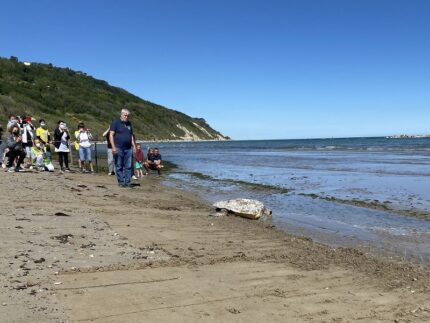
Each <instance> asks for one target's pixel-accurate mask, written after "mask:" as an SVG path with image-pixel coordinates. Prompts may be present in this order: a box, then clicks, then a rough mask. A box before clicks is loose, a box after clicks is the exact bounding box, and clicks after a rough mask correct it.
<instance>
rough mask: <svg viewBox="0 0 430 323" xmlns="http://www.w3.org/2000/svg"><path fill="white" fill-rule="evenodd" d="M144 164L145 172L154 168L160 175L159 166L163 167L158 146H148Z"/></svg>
mask: <svg viewBox="0 0 430 323" xmlns="http://www.w3.org/2000/svg"><path fill="white" fill-rule="evenodd" d="M144 166H145V169H146V171H147V172H148V171H149V170H150V169H152V170H156V171H157V172H158V175H161V168H163V165H161V155H160V150H159V149H158V148H149V150H148V156H147V159H146V161H145V163H144Z"/></svg>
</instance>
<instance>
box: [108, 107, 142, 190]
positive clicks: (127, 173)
mask: <svg viewBox="0 0 430 323" xmlns="http://www.w3.org/2000/svg"><path fill="white" fill-rule="evenodd" d="M129 117H130V111H128V110H127V109H122V110H121V114H120V117H119V119H116V120H114V121H112V123H111V125H110V131H109V139H110V142H111V145H112V154H113V155H114V159H115V165H116V177H117V179H118V185H119V186H121V187H131V176H133V174H132V165H131V163H132V158H133V152H134V151H135V150H136V143H135V141H134V136H133V127H132V125H131V122H130V121H129V120H128V119H129Z"/></svg>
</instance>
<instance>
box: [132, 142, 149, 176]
mask: <svg viewBox="0 0 430 323" xmlns="http://www.w3.org/2000/svg"><path fill="white" fill-rule="evenodd" d="M134 158H135V159H136V163H135V165H134V168H135V176H136V177H137V178H142V177H143V176H144V175H146V174H147V173H146V172H145V174H144V173H143V171H142V169H143V163H144V161H145V157H144V156H143V151H142V148H141V146H140V144H137V145H136V153H135V155H134Z"/></svg>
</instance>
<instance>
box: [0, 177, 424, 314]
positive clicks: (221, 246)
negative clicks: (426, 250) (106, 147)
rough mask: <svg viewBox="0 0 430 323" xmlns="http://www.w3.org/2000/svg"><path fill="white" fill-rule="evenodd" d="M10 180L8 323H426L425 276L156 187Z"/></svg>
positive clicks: (4, 310) (6, 209)
mask: <svg viewBox="0 0 430 323" xmlns="http://www.w3.org/2000/svg"><path fill="white" fill-rule="evenodd" d="M1 177H2V179H1V182H0V192H1V194H0V200H1V205H2V208H1V211H0V212H1V213H0V219H1V235H0V239H1V245H2V248H1V251H0V257H1V258H2V262H1V265H0V273H1V284H2V287H3V288H2V293H1V295H0V302H1V305H2V306H1V307H0V311H1V312H0V316H1V318H2V322H29V321H31V322H172V321H173V322H194V321H213V322H224V321H228V322H261V321H266V322H347V321H363V322H373V321H374V322H376V321H377V322H380V321H382V322H393V321H397V322H409V321H413V322H428V321H429V320H430V306H429V304H430V293H429V289H430V275H429V272H428V270H427V269H425V268H420V267H419V266H416V265H412V264H404V263H399V262H395V261H394V260H392V259H389V258H387V259H384V258H380V257H379V258H377V257H374V256H372V255H368V254H365V253H364V252H362V251H360V250H355V249H346V248H332V247H328V246H324V245H320V244H316V243H314V242H312V241H311V240H309V239H305V238H298V237H294V236H291V235H289V234H288V233H286V232H282V231H278V230H276V229H275V228H273V227H272V226H271V224H270V223H268V222H262V221H249V220H246V219H242V218H239V217H219V218H213V217H209V216H208V215H209V214H210V213H211V210H210V208H209V207H208V206H207V205H205V204H203V203H202V202H201V201H199V200H198V199H197V198H195V196H193V195H191V194H188V193H186V192H182V191H178V190H175V189H172V188H167V187H165V186H163V185H162V182H161V181H162V180H161V179H159V178H157V177H153V176H148V177H147V178H144V179H143V181H142V182H141V186H139V187H135V188H133V189H121V188H119V187H117V186H116V185H115V179H114V178H112V177H108V176H85V175H80V174H68V175H62V174H37V173H27V174H22V173H17V174H1ZM275 216H276V215H275Z"/></svg>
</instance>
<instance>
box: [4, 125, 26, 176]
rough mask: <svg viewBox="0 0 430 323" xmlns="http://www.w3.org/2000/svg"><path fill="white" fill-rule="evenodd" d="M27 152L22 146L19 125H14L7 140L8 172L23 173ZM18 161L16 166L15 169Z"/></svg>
mask: <svg viewBox="0 0 430 323" xmlns="http://www.w3.org/2000/svg"><path fill="white" fill-rule="evenodd" d="M25 155H26V154H25V150H24V148H23V146H22V137H21V131H20V128H19V126H18V125H13V126H12V127H11V128H10V135H9V138H8V139H7V153H6V156H7V157H8V158H9V160H8V164H7V167H8V172H19V171H21V164H22V163H23V161H24V158H25ZM15 160H16V165H15V167H13V165H14V163H15Z"/></svg>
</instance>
